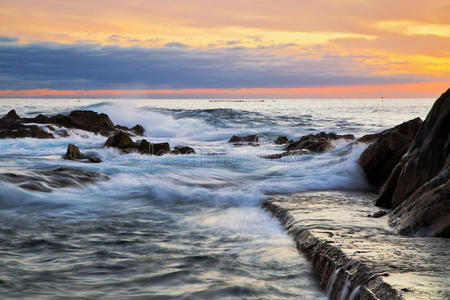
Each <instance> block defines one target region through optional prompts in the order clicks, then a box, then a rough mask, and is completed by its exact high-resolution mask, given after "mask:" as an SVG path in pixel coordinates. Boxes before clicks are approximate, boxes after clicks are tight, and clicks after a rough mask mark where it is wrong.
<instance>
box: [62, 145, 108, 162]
mask: <svg viewBox="0 0 450 300" xmlns="http://www.w3.org/2000/svg"><path fill="white" fill-rule="evenodd" d="M64 159H67V160H76V161H83V162H84V161H85V162H90V163H101V162H102V160H101V159H100V158H98V157H96V156H93V155H84V154H82V153H81V152H80V149H79V148H78V147H77V146H75V145H73V144H69V146H67V152H66V155H64Z"/></svg>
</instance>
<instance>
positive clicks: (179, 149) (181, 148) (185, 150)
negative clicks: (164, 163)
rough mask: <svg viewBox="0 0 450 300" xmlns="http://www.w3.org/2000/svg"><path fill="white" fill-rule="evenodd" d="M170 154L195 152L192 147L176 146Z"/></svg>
mask: <svg viewBox="0 0 450 300" xmlns="http://www.w3.org/2000/svg"><path fill="white" fill-rule="evenodd" d="M171 153H172V154H195V150H194V148H191V147H188V146H176V147H175V148H174V149H173V150H172V152H171Z"/></svg>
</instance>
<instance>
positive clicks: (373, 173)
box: [358, 118, 422, 186]
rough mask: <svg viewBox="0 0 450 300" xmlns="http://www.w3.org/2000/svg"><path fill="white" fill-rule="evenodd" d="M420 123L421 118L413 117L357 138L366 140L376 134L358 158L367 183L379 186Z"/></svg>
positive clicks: (407, 145)
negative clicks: (371, 142)
mask: <svg viewBox="0 0 450 300" xmlns="http://www.w3.org/2000/svg"><path fill="white" fill-rule="evenodd" d="M421 124H422V120H421V119H420V118H415V119H413V120H410V121H407V122H404V123H402V124H400V125H397V126H395V127H394V128H391V129H387V130H385V131H383V132H381V133H379V134H375V135H371V136H364V137H362V138H360V139H359V140H358V141H361V140H366V141H367V140H370V138H375V137H377V136H378V137H377V138H376V140H375V142H374V143H373V144H371V145H370V146H369V147H367V149H366V150H365V151H364V152H363V153H362V154H361V156H360V158H359V160H358V163H359V164H360V166H361V167H362V169H363V170H364V172H365V173H366V177H367V180H368V181H369V183H371V184H372V185H375V186H381V185H382V184H383V183H384V182H385V180H386V179H387V178H388V177H389V174H390V173H391V172H392V170H393V169H394V167H395V165H396V164H397V163H398V162H399V161H400V159H401V158H402V156H403V155H404V154H405V153H406V151H407V150H408V148H409V146H410V145H411V143H412V141H413V139H414V137H415V136H416V133H417V132H418V131H419V128H420V126H421Z"/></svg>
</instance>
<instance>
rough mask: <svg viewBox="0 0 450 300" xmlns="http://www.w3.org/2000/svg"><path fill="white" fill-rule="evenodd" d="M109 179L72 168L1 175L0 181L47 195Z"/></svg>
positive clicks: (98, 174) (102, 175)
mask: <svg viewBox="0 0 450 300" xmlns="http://www.w3.org/2000/svg"><path fill="white" fill-rule="evenodd" d="M108 179H109V177H108V176H106V175H104V174H102V173H98V172H92V171H86V170H78V169H70V168H58V169H55V170H42V171H41V170H36V171H26V172H25V171H21V172H20V173H10V172H8V173H0V181H4V182H8V183H12V184H17V185H18V186H19V187H21V188H23V189H26V190H32V191H39V192H46V193H49V192H52V190H53V189H57V188H65V187H81V186H84V185H86V184H88V183H94V182H97V181H102V180H108Z"/></svg>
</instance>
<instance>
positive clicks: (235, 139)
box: [228, 134, 259, 143]
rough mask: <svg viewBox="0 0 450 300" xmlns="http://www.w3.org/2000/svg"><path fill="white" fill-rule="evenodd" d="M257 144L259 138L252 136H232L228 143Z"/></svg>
mask: <svg viewBox="0 0 450 300" xmlns="http://www.w3.org/2000/svg"><path fill="white" fill-rule="evenodd" d="M257 142H259V138H258V137H257V136H256V135H254V134H252V135H248V136H237V135H233V136H232V137H231V139H230V140H229V141H228V143H257Z"/></svg>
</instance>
